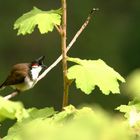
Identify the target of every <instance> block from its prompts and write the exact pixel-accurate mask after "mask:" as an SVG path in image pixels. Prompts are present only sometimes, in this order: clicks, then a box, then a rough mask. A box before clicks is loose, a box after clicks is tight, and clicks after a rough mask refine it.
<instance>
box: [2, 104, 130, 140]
mask: <svg viewBox="0 0 140 140" xmlns="http://www.w3.org/2000/svg"><path fill="white" fill-rule="evenodd" d="M38 111H39V110H38ZM49 112H50V111H49ZM37 114H38V113H37ZM41 114H42V113H41ZM44 115H45V114H44ZM41 116H42V115H41ZM70 116H72V117H70ZM114 118H115V116H113V117H112V118H111V117H110V115H109V114H107V113H106V112H105V111H103V110H101V109H99V108H94V111H93V109H92V108H89V107H83V108H81V109H76V108H75V107H73V106H72V105H70V106H67V107H65V108H64V110H63V111H61V112H59V113H57V114H55V115H54V116H52V117H51V116H50V117H47V118H44V117H43V118H40V117H39V118H38V117H36V118H33V119H32V118H30V121H22V122H18V123H17V124H16V125H14V126H13V127H12V128H10V129H9V131H8V135H7V136H6V137H4V138H3V140H26V139H27V140H120V139H123V140H132V139H131V132H130V129H129V128H128V126H127V125H126V124H125V123H123V122H122V120H120V119H119V118H118V117H117V118H116V120H115V121H114ZM25 120H26V119H25ZM66 120H67V121H66ZM110 126H111V129H110Z"/></svg>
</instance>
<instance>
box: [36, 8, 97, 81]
mask: <svg viewBox="0 0 140 140" xmlns="http://www.w3.org/2000/svg"><path fill="white" fill-rule="evenodd" d="M98 10H99V9H98V8H97V9H95V8H93V9H92V10H91V11H90V14H89V15H88V17H87V19H86V20H85V22H84V23H83V25H82V26H81V28H80V29H79V30H78V31H77V33H76V34H75V36H74V37H73V39H72V40H71V42H70V43H69V45H68V46H67V52H68V51H69V50H70V48H71V47H72V46H73V44H74V43H75V42H76V40H77V38H78V37H79V36H80V34H81V33H82V32H83V30H84V29H85V28H86V27H87V25H88V23H89V21H90V19H91V17H92V15H93V13H94V11H98ZM61 60H62V55H60V56H59V57H58V58H57V59H56V60H55V61H54V63H53V64H51V65H50V66H49V67H48V68H47V69H46V70H45V71H44V72H43V73H42V74H41V75H40V76H39V77H38V79H37V81H36V83H37V82H38V81H39V80H41V79H42V78H44V77H45V76H46V74H47V73H48V72H49V71H51V70H52V69H53V68H54V67H55V66H56V65H57V64H58V63H59V62H60V61H61ZM36 83H35V84H36Z"/></svg>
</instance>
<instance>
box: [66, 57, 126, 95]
mask: <svg viewBox="0 0 140 140" xmlns="http://www.w3.org/2000/svg"><path fill="white" fill-rule="evenodd" d="M68 60H69V61H72V62H75V63H77V64H75V65H74V66H72V67H70V68H69V69H68V75H67V76H68V79H75V83H76V87H77V88H80V89H81V90H82V91H83V92H85V93H86V94H90V93H91V92H92V90H94V89H95V86H98V87H99V88H100V90H101V91H102V92H103V93H104V94H106V95H108V94H109V93H110V92H112V93H120V89H119V83H118V80H119V81H121V82H125V80H124V78H123V77H122V76H121V75H120V74H119V73H118V72H116V71H115V70H114V69H113V68H111V67H109V66H108V65H107V64H106V63H105V62H104V61H103V60H101V59H99V60H81V59H79V58H68Z"/></svg>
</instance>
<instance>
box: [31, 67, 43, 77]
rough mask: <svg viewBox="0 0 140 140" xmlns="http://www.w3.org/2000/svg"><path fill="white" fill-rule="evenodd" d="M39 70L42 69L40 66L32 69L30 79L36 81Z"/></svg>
mask: <svg viewBox="0 0 140 140" xmlns="http://www.w3.org/2000/svg"><path fill="white" fill-rule="evenodd" d="M41 69H42V67H41V66H39V67H33V68H32V70H31V74H32V79H33V80H36V79H37V78H38V76H39V73H40V71H41Z"/></svg>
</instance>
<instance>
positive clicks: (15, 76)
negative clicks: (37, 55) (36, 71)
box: [0, 71, 27, 87]
mask: <svg viewBox="0 0 140 140" xmlns="http://www.w3.org/2000/svg"><path fill="white" fill-rule="evenodd" d="M26 76H27V75H26V73H25V72H22V71H14V72H11V73H10V75H9V76H8V77H7V79H6V80H5V82H4V83H3V84H2V85H1V86H0V87H3V86H9V85H16V84H19V83H22V82H24V79H25V77H26Z"/></svg>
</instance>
